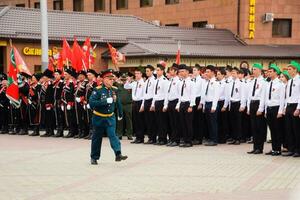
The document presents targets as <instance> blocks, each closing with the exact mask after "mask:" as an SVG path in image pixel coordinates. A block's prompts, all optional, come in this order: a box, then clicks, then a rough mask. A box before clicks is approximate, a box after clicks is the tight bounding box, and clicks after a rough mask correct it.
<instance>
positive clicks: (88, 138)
mask: <svg viewBox="0 0 300 200" xmlns="http://www.w3.org/2000/svg"><path fill="white" fill-rule="evenodd" d="M91 138H92V134H88V135H87V136H85V137H84V139H86V140H90V139H91Z"/></svg>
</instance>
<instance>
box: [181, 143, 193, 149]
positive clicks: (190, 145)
mask: <svg viewBox="0 0 300 200" xmlns="http://www.w3.org/2000/svg"><path fill="white" fill-rule="evenodd" d="M192 146H193V145H192V144H191V143H185V144H184V145H183V147H184V148H188V147H192Z"/></svg>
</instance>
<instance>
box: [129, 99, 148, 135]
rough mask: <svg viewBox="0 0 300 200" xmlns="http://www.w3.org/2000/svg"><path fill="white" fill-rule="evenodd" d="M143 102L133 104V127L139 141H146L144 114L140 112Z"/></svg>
mask: <svg viewBox="0 0 300 200" xmlns="http://www.w3.org/2000/svg"><path fill="white" fill-rule="evenodd" d="M142 102H143V101H133V102H132V126H133V133H134V134H135V136H136V139H137V140H144V126H145V123H144V113H142V112H140V108H141V105H142Z"/></svg>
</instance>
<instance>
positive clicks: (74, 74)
mask: <svg viewBox="0 0 300 200" xmlns="http://www.w3.org/2000/svg"><path fill="white" fill-rule="evenodd" d="M65 72H66V73H68V74H70V75H71V76H73V77H74V78H76V76H77V73H76V72H75V71H74V69H72V68H67V69H65Z"/></svg>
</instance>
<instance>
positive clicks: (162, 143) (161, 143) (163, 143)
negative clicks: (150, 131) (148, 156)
mask: <svg viewBox="0 0 300 200" xmlns="http://www.w3.org/2000/svg"><path fill="white" fill-rule="evenodd" d="M158 145H161V146H162V145H166V142H163V141H160V142H159V143H158Z"/></svg>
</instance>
